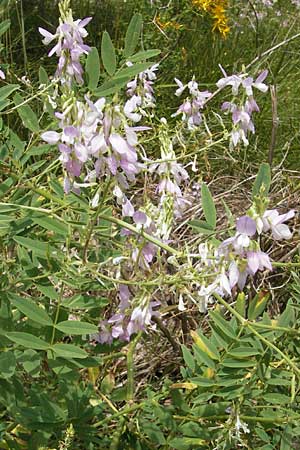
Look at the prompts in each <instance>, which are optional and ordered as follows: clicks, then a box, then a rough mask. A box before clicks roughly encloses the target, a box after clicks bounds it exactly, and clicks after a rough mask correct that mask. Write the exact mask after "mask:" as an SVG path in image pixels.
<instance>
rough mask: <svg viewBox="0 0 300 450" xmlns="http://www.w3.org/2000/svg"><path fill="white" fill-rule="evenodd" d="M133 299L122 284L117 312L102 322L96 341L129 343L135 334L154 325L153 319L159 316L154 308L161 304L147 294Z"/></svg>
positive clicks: (95, 337) (126, 287)
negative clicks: (115, 340) (116, 340)
mask: <svg viewBox="0 0 300 450" xmlns="http://www.w3.org/2000/svg"><path fill="white" fill-rule="evenodd" d="M132 297H133V296H132V293H131V292H130V290H129V288H128V286H127V285H124V284H121V285H120V287H119V299H120V302H119V306H118V309H117V312H116V313H115V314H113V315H112V316H111V317H110V318H109V319H107V320H103V321H101V322H100V325H99V328H100V332H99V334H98V335H96V336H93V338H94V339H95V340H96V341H98V342H100V343H101V344H104V343H107V344H111V343H112V341H113V339H120V340H121V341H125V342H129V340H130V337H131V336H132V335H133V334H135V333H138V332H139V331H146V327H148V326H150V325H151V324H152V322H151V318H152V317H153V316H157V315H158V312H157V311H154V310H153V308H155V307H156V306H159V303H158V302H155V301H151V300H150V297H149V295H148V294H147V292H143V293H142V294H140V295H139V296H138V297H134V298H132Z"/></svg>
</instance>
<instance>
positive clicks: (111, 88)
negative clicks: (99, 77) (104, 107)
mask: <svg viewBox="0 0 300 450" xmlns="http://www.w3.org/2000/svg"><path fill="white" fill-rule="evenodd" d="M128 81H130V77H128V76H127V77H124V78H117V79H115V78H113V79H112V80H109V81H106V82H105V83H103V84H102V85H101V86H100V87H99V88H98V89H96V90H95V91H94V94H95V95H97V96H102V97H106V96H108V95H111V94H115V93H116V92H118V91H119V90H120V89H121V88H122V87H123V86H125V85H126V84H127V83H128Z"/></svg>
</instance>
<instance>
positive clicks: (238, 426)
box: [235, 414, 250, 438]
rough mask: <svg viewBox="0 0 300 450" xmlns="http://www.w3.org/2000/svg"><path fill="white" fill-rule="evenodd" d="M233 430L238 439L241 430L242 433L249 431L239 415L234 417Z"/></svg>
mask: <svg viewBox="0 0 300 450" xmlns="http://www.w3.org/2000/svg"><path fill="white" fill-rule="evenodd" d="M235 430H236V436H237V437H238V438H240V436H241V431H240V430H242V432H243V433H250V430H249V428H248V424H247V423H246V422H243V421H242V420H241V419H240V416H239V414H237V416H236V422H235Z"/></svg>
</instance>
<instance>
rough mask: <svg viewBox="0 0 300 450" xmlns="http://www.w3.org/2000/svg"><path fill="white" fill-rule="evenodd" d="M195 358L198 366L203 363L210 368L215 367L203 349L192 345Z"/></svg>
mask: <svg viewBox="0 0 300 450" xmlns="http://www.w3.org/2000/svg"><path fill="white" fill-rule="evenodd" d="M193 350H194V354H195V358H196V360H197V363H198V364H199V366H202V365H203V364H204V365H205V366H207V367H209V368H211V369H214V368H215V363H214V361H213V360H212V359H211V358H210V357H209V356H208V355H207V353H205V352H204V351H203V350H201V349H200V348H199V347H198V346H196V345H194V346H193Z"/></svg>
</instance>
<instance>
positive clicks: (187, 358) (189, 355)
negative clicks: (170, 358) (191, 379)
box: [181, 344, 195, 372]
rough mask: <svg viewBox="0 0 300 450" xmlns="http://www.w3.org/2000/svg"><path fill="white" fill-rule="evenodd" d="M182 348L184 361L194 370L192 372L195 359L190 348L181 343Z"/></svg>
mask: <svg viewBox="0 0 300 450" xmlns="http://www.w3.org/2000/svg"><path fill="white" fill-rule="evenodd" d="M181 350H182V355H183V359H184V362H185V363H186V365H187V366H188V367H189V368H190V369H191V370H192V372H194V370H195V360H194V357H193V355H192V353H191V352H190V351H189V349H188V348H187V347H186V346H185V345H184V344H181Z"/></svg>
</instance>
